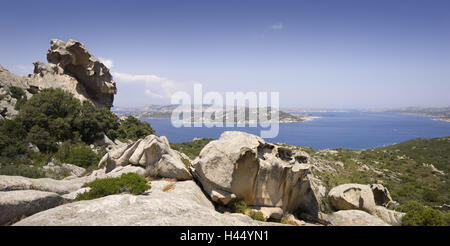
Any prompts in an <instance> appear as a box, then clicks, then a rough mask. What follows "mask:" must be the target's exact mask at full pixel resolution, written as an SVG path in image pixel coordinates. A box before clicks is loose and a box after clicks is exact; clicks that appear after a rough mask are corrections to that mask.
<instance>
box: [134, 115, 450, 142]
mask: <svg viewBox="0 0 450 246" xmlns="http://www.w3.org/2000/svg"><path fill="white" fill-rule="evenodd" d="M309 115H312V116H320V117H322V118H319V119H314V120H312V121H307V122H297V123H281V124H280V130H279V134H278V136H277V137H276V138H272V139H265V140H266V141H268V142H273V143H286V144H290V145H297V146H308V147H313V148H315V149H326V148H346V149H368V148H374V147H381V146H385V145H391V144H394V143H399V142H403V141H406V140H410V139H413V138H419V137H420V138H434V137H444V136H450V123H449V122H442V121H436V120H432V118H431V117H425V116H415V115H405V114H397V113H369V112H360V111H351V112H337V113H334V112H333V113H310V114H309ZM141 120H145V121H148V122H150V124H151V126H152V127H153V128H154V129H155V131H156V133H157V134H158V135H160V136H166V137H167V138H168V139H169V142H171V143H180V142H188V141H192V139H193V138H196V137H203V138H214V139H217V138H218V137H219V136H220V134H221V133H222V132H224V131H245V132H248V133H252V134H255V135H259V134H260V130H261V129H260V128H252V127H245V128H242V127H231V128H207V127H200V128H194V127H189V128H175V127H173V126H172V124H171V122H170V119H141Z"/></svg>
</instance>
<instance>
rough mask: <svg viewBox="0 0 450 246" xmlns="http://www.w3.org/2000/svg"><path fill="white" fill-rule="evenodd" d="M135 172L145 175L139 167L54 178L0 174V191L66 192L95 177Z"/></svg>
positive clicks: (101, 170) (74, 189) (77, 188)
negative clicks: (77, 176) (75, 176)
mask: <svg viewBox="0 0 450 246" xmlns="http://www.w3.org/2000/svg"><path fill="white" fill-rule="evenodd" d="M130 172H133V173H137V174H139V175H141V176H144V175H145V170H144V169H143V168H141V167H133V166H126V167H118V168H116V169H114V170H112V171H110V172H106V170H105V169H100V170H96V171H94V172H93V173H92V174H91V175H89V176H85V177H79V178H71V177H69V178H68V179H63V180H55V179H51V178H41V179H32V178H26V177H21V176H4V175H0V192H2V191H13V190H39V191H47V192H53V193H57V194H59V195H63V194H68V193H71V192H73V191H77V190H79V189H80V188H81V186H82V185H83V184H84V183H86V182H90V181H93V180H95V179H102V178H108V177H118V176H120V175H122V173H130Z"/></svg>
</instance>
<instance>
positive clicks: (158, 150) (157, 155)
mask: <svg viewBox="0 0 450 246" xmlns="http://www.w3.org/2000/svg"><path fill="white" fill-rule="evenodd" d="M98 165H99V167H102V166H105V167H106V170H107V171H108V170H112V169H114V168H116V167H120V166H126V165H136V166H141V167H143V168H145V169H146V171H147V173H148V174H149V175H150V176H157V177H165V178H174V179H177V180H189V179H192V175H191V173H190V171H189V170H188V167H187V166H186V165H185V164H184V163H183V161H182V160H181V156H180V155H179V154H178V152H177V151H175V150H173V149H171V148H170V146H169V143H168V141H167V138H165V137H158V136H155V135H149V136H147V137H145V138H144V139H139V140H138V141H136V142H134V143H131V144H128V145H125V146H123V147H120V148H118V149H116V150H113V151H111V152H109V153H107V154H105V156H103V158H102V159H101V160H100V162H99V164H98Z"/></svg>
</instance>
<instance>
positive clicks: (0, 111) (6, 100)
mask: <svg viewBox="0 0 450 246" xmlns="http://www.w3.org/2000/svg"><path fill="white" fill-rule="evenodd" d="M26 80H27V79H26V77H25V76H21V75H16V74H13V73H11V72H9V71H8V70H6V69H5V68H3V67H2V66H1V65H0V119H12V118H14V117H16V116H17V114H18V112H17V110H16V109H15V108H14V106H15V105H16V103H17V99H16V98H13V97H12V96H11V91H10V89H11V87H18V88H22V89H24V90H26V89H28V88H29V86H28V83H27V81H26ZM28 95H31V94H29V93H28Z"/></svg>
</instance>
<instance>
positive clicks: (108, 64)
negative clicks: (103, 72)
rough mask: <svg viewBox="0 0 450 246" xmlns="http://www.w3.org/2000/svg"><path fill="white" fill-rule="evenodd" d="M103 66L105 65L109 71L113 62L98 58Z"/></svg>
mask: <svg viewBox="0 0 450 246" xmlns="http://www.w3.org/2000/svg"><path fill="white" fill-rule="evenodd" d="M98 59H99V60H100V61H101V62H102V63H103V64H105V66H106V67H107V68H109V69H111V68H112V67H113V66H114V61H113V60H111V59H106V58H103V57H99V58H98Z"/></svg>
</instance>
